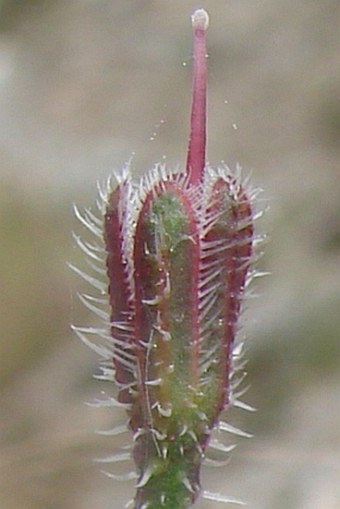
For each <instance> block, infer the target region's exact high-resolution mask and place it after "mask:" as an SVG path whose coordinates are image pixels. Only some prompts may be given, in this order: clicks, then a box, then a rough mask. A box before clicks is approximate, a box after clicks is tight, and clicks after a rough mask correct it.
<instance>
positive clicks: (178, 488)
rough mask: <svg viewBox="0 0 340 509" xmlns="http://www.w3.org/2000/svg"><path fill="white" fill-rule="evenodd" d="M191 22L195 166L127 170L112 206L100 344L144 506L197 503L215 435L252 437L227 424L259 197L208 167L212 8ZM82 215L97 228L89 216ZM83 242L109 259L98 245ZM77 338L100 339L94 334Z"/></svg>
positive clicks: (112, 193)
mask: <svg viewBox="0 0 340 509" xmlns="http://www.w3.org/2000/svg"><path fill="white" fill-rule="evenodd" d="M192 23H193V29H194V77H193V103H192V114H191V132H190V139H189V148H188V156H187V167H186V169H185V170H184V171H182V172H177V173H171V172H168V171H167V170H166V169H165V167H164V166H161V165H158V166H156V167H155V168H154V169H153V170H152V171H151V172H149V173H148V174H147V175H146V176H144V177H143V178H142V179H141V181H140V183H139V184H136V183H134V182H132V181H131V178H130V175H129V171H128V169H125V170H124V171H123V172H122V173H121V174H120V175H117V176H116V184H115V185H114V186H113V189H112V186H111V185H110V186H109V189H108V191H107V193H106V194H105V195H104V196H103V202H102V205H101V209H102V212H103V217H104V227H103V236H104V244H105V248H104V252H105V258H106V268H107V276H108V295H109V304H110V317H109V327H110V335H109V336H107V335H105V333H103V334H102V338H104V340H105V341H106V342H107V344H108V346H105V347H101V348H100V347H98V346H97V345H95V347H94V348H95V350H96V351H98V352H99V353H100V354H101V355H102V356H103V357H104V358H105V359H106V360H108V359H109V360H110V362H113V367H114V380H115V383H116V385H117V387H118V398H117V404H118V405H121V404H123V405H125V406H126V409H127V413H128V419H129V421H128V427H129V429H130V430H131V432H132V434H133V439H134V447H133V459H134V462H135V467H136V476H137V483H136V495H135V498H134V502H133V504H134V509H160V508H164V509H185V508H186V507H188V506H190V505H191V504H192V503H194V502H195V500H196V499H197V497H198V495H199V494H200V493H201V488H200V468H201V465H202V461H203V459H204V457H205V451H206V448H207V446H208V444H209V439H210V435H211V433H212V431H213V429H214V428H216V427H217V426H220V429H225V430H226V431H231V432H236V433H238V434H243V435H246V434H245V433H243V432H240V431H239V430H236V429H235V428H233V427H232V426H229V425H227V424H226V423H219V418H220V414H221V412H222V410H224V409H226V408H228V407H229V406H230V405H231V404H232V403H233V402H234V400H235V395H234V394H233V392H232V377H233V373H234V357H235V350H234V345H235V338H236V334H237V331H238V319H239V315H240V311H241V305H242V299H243V297H244V291H245V285H246V281H247V275H248V272H249V266H250V263H251V260H252V257H253V240H254V229H253V210H252V203H251V201H252V199H251V196H250V195H249V193H247V192H246V190H245V189H244V186H243V185H242V183H241V180H240V177H239V175H238V172H236V173H235V174H233V173H232V172H231V171H230V170H229V169H228V168H227V167H225V166H221V167H219V168H217V169H214V168H210V167H208V166H207V165H206V163H205V152H206V49H205V36H206V29H207V26H208V15H207V13H206V12H205V11H204V10H202V9H200V10H198V11H196V12H195V13H194V15H193V17H192ZM77 214H78V217H79V218H80V219H81V221H82V222H83V223H84V224H85V225H87V226H88V228H89V229H90V230H91V231H93V232H94V233H97V232H98V222H97V220H96V219H95V218H94V216H93V214H92V213H90V211H87V212H86V214H85V216H84V217H83V216H80V214H79V213H78V212H77ZM78 244H79V245H80V247H82V249H83V250H84V251H85V252H86V253H87V254H89V255H90V256H92V257H93V256H95V257H97V258H98V254H97V252H98V251H99V249H98V247H96V246H94V245H92V246H89V245H88V244H85V243H81V241H79V239H78ZM76 270H77V272H78V273H80V274H81V275H82V276H83V277H85V279H87V281H89V282H90V283H92V284H93V285H94V286H96V285H97V286H96V287H97V288H99V289H102V288H101V286H99V283H96V280H94V279H93V278H91V277H90V276H86V275H85V274H84V273H82V272H81V271H80V270H79V269H76ZM83 300H84V301H85V303H86V304H87V305H88V307H90V309H94V305H93V303H91V302H90V301H89V300H88V298H85V299H84V298H83ZM97 312H98V310H97ZM98 313H99V314H100V312H98ZM76 331H77V333H78V335H80V337H81V338H82V339H83V340H85V342H87V343H89V341H88V339H87V337H86V333H87V334H88V333H89V332H91V331H89V329H87V330H85V329H84V328H76ZM110 401H113V399H111V400H110ZM243 407H246V405H243ZM220 448H222V449H223V450H228V447H227V446H223V445H222V447H220ZM114 461H115V460H114ZM203 496H205V497H206V498H210V499H215V500H220V501H227V499H226V498H225V497H222V496H219V495H214V494H211V493H209V492H203Z"/></svg>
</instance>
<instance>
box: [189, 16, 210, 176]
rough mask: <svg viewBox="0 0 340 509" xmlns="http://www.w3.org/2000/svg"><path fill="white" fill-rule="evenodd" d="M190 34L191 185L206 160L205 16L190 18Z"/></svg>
mask: <svg viewBox="0 0 340 509" xmlns="http://www.w3.org/2000/svg"><path fill="white" fill-rule="evenodd" d="M191 19H192V26H193V31H194V73H193V83H192V107H191V123H190V137H189V147H188V156H187V171H188V172H189V175H190V181H191V183H192V184H197V183H198V182H200V181H201V180H202V178H203V172H204V168H205V156H206V108H207V62H206V60H207V50H206V30H207V28H208V25H209V16H208V14H207V13H206V11H205V10H203V9H199V10H197V11H195V12H194V14H193V15H192V18H191Z"/></svg>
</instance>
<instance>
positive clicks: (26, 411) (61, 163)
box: [0, 0, 340, 509]
mask: <svg viewBox="0 0 340 509" xmlns="http://www.w3.org/2000/svg"><path fill="white" fill-rule="evenodd" d="M0 5H1V10H0V115H1V116H0V176H1V180H0V245H1V248H0V262H1V270H0V289H1V292H0V322H1V323H0V325H1V326H0V408H1V418H0V508H1V509H94V508H101V509H114V508H117V509H118V508H121V507H124V503H125V502H126V501H127V500H128V498H129V494H131V495H132V494H133V487H132V484H129V483H127V484H124V483H115V482H113V481H112V480H110V479H108V478H107V477H105V476H104V475H102V474H101V473H100V470H101V469H102V466H101V465H98V464H94V463H93V459H94V458H97V457H100V456H103V455H105V454H109V453H111V452H113V451H115V450H116V448H117V446H118V442H119V441H118V440H117V439H116V438H115V437H114V438H108V437H102V436H98V435H96V434H95V433H94V430H96V429H97V430H98V429H104V428H108V427H110V426H112V425H113V424H114V423H115V422H122V419H123V416H122V414H120V413H119V412H118V413H113V411H112V410H105V409H97V408H92V407H89V406H86V405H85V404H84V402H85V401H89V400H91V399H93V398H94V397H96V396H98V395H99V394H100V391H101V390H106V391H108V392H110V390H111V388H110V387H104V386H102V384H101V383H100V382H96V381H95V380H94V379H93V378H92V374H93V373H94V372H96V371H97V372H98V367H97V364H98V360H97V358H96V356H95V355H94V354H92V353H91V352H90V351H88V350H87V349H86V347H85V346H83V345H82V344H81V343H80V341H78V340H77V339H76V338H75V337H74V335H73V334H72V333H71V331H70V323H75V324H78V325H86V324H96V323H98V322H97V321H96V319H95V318H94V317H93V316H91V315H90V314H89V313H88V312H87V311H85V310H84V309H83V307H82V306H81V304H80V303H79V302H78V300H77V296H76V293H77V292H78V291H87V290H88V288H87V287H86V284H84V283H82V282H81V281H80V280H79V279H78V278H77V276H76V275H73V274H72V273H71V271H70V270H69V269H68V268H67V266H66V262H67V261H71V262H73V263H74V264H76V265H78V266H80V267H81V268H85V267H86V265H85V262H84V260H83V258H82V255H81V253H79V250H78V249H76V248H75V247H74V243H73V240H72V236H71V232H72V230H76V231H77V232H78V233H82V228H81V227H80V226H79V225H78V224H77V221H76V219H75V217H74V215H73V211H72V204H73V203H74V202H75V203H77V205H79V207H80V208H81V207H83V206H93V205H94V203H95V198H96V182H97V181H98V180H99V181H102V180H104V179H105V178H106V177H107V176H108V174H110V173H111V171H112V170H114V169H119V168H120V167H121V166H122V165H123V164H124V162H125V161H127V160H128V159H129V158H130V157H131V156H132V155H133V154H134V157H133V163H132V164H133V168H134V173H135V175H136V176H138V175H140V174H141V173H142V172H144V171H145V170H146V169H148V168H150V167H151V166H153V164H154V163H155V162H157V161H161V160H164V161H165V162H166V163H167V164H168V165H169V166H170V167H174V166H176V165H178V164H179V165H182V164H183V163H184V161H185V156H186V144H187V136H188V122H189V111H190V93H191V91H190V87H191V68H192V50H191V25H190V18H189V16H190V14H191V13H192V12H193V10H194V9H195V8H197V7H200V6H202V4H197V3H196V2H195V1H192V0H167V1H166V0H110V1H109V0H2V1H1V2H0ZM203 6H204V7H205V8H206V9H207V10H208V11H209V13H210V18H211V24H210V29H209V33H208V47H209V60H208V64H209V135H208V137H209V147H208V159H209V161H210V163H211V164H218V163H219V162H220V161H221V160H224V161H225V162H226V163H227V164H228V165H230V166H231V167H232V168H233V167H235V165H236V163H237V162H239V163H240V164H241V165H242V166H243V167H244V168H245V173H246V174H247V173H248V172H249V171H251V172H252V181H253V184H254V185H255V186H258V187H260V188H263V189H264V192H263V193H262V194H261V197H260V198H261V199H262V200H263V202H261V203H260V207H263V208H266V207H267V206H268V205H269V211H268V212H267V213H266V215H265V217H264V218H263V219H262V220H260V221H259V223H258V227H259V231H260V232H261V233H264V232H266V233H268V236H269V239H270V240H269V242H268V244H267V246H266V248H265V254H264V256H263V257H262V258H261V260H260V262H259V268H260V269H261V270H265V271H270V272H271V276H269V277H267V278H264V279H262V280H259V281H258V282H257V283H256V285H255V286H254V288H253V289H254V292H255V293H257V294H259V296H258V298H256V299H250V300H249V301H248V302H247V306H246V307H247V309H246V312H245V314H244V319H243V322H244V327H243V330H242V334H245V335H246V336H247V354H246V355H247V358H248V359H249V362H248V379H247V382H248V383H249V384H250V389H249V391H248V393H247V394H246V396H245V397H244V399H245V400H246V401H247V402H249V403H250V404H252V405H254V406H255V407H256V408H257V409H258V410H257V412H256V413H252V414H250V413H245V412H244V411H242V410H239V411H237V412H232V415H230V422H232V423H233V424H235V425H240V426H241V427H243V428H244V429H246V430H247V431H249V432H252V433H253V434H254V438H252V439H251V440H246V439H243V440H240V441H239V442H240V443H239V446H238V448H237V449H236V451H235V452H234V453H233V455H232V458H231V461H230V463H229V464H228V465H227V466H226V467H223V468H221V469H218V470H211V469H210V470H209V469H207V470H205V469H204V472H203V483H204V486H205V488H206V489H209V490H211V491H214V490H215V491H220V492H223V493H225V494H227V495H230V496H234V497H238V498H242V499H243V500H245V501H247V502H248V503H249V507H250V508H252V509H281V508H282V509H287V507H289V508H290V509H340V483H339V479H340V333H339V331H340V270H339V267H340V199H339V197H340V167H339V161H340V157H339V156H340V145H339V138H340V136H339V135H340V102H339V95H340V73H339V55H340V37H339V26H340V4H339V1H338V0H275V1H274V0H205V1H204V5H203ZM123 438H124V440H126V441H127V443H128V441H129V437H128V436H127V437H125V436H124V437H123ZM227 440H228V438H227V437H226V438H225V441H227ZM125 467H126V466H125ZM123 470H124V468H123ZM197 507H200V508H201V509H203V508H206V509H209V508H211V509H215V508H216V509H217V508H218V507H222V506H221V504H216V503H213V502H207V501H205V502H200V504H199V505H198V506H197Z"/></svg>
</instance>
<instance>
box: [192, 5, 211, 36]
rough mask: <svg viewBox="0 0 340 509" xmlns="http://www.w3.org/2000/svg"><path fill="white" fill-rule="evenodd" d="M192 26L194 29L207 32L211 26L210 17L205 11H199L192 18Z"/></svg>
mask: <svg viewBox="0 0 340 509" xmlns="http://www.w3.org/2000/svg"><path fill="white" fill-rule="evenodd" d="M191 21H192V26H193V28H194V29H199V30H204V31H205V30H206V29H207V28H208V26H209V16H208V13H207V11H205V10H204V9H197V11H195V12H194V14H193V15H192V16H191Z"/></svg>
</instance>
